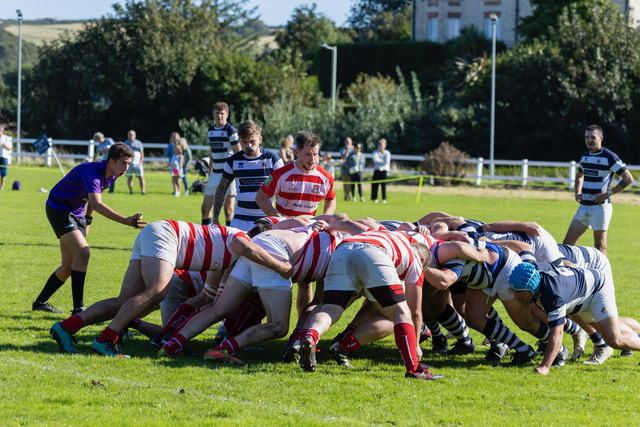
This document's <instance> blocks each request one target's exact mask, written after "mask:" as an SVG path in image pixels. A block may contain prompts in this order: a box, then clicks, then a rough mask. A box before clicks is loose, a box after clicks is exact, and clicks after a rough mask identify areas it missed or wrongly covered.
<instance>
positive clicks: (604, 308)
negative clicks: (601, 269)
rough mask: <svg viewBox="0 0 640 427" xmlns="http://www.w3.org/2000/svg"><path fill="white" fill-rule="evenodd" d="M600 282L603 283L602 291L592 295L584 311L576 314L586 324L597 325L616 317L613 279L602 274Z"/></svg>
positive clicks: (616, 308) (616, 307)
mask: <svg viewBox="0 0 640 427" xmlns="http://www.w3.org/2000/svg"><path fill="white" fill-rule="evenodd" d="M587 271H588V270H587ZM602 280H603V281H604V286H603V287H602V289H600V290H599V291H598V292H597V293H596V294H595V295H593V296H592V297H591V300H590V301H589V303H588V304H587V305H586V306H585V308H584V310H583V311H581V312H579V313H578V315H579V316H580V317H581V318H582V319H584V321H586V322H587V323H591V322H596V323H597V322H600V321H601V320H605V319H608V318H610V317H614V316H615V317H618V305H617V304H616V289H615V286H614V285H613V278H612V277H611V276H610V275H608V274H605V273H602Z"/></svg>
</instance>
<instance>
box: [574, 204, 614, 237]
mask: <svg viewBox="0 0 640 427" xmlns="http://www.w3.org/2000/svg"><path fill="white" fill-rule="evenodd" d="M612 216H613V205H612V204H611V203H602V204H600V205H590V206H588V205H580V206H579V207H578V212H576V214H575V215H574V217H573V219H574V220H575V221H578V222H580V223H581V224H582V225H584V226H585V227H588V228H593V230H594V231H607V230H608V229H609V223H610V222H611V217H612Z"/></svg>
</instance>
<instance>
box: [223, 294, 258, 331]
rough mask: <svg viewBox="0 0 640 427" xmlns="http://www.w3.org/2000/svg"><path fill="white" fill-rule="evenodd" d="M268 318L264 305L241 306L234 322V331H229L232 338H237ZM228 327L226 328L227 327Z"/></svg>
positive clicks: (248, 304) (248, 303)
mask: <svg viewBox="0 0 640 427" xmlns="http://www.w3.org/2000/svg"><path fill="white" fill-rule="evenodd" d="M265 316H266V313H265V312H264V308H263V307H262V303H258V304H256V303H253V302H251V301H250V302H246V303H243V304H242V306H241V310H240V313H239V314H238V317H237V318H236V321H235V322H234V325H233V329H231V330H229V329H227V330H228V331H229V336H230V337H236V336H238V335H239V334H240V333H242V332H243V331H246V330H247V329H249V328H250V327H252V326H254V325H259V324H260V323H262V319H264V317H265ZM225 327H226V326H225Z"/></svg>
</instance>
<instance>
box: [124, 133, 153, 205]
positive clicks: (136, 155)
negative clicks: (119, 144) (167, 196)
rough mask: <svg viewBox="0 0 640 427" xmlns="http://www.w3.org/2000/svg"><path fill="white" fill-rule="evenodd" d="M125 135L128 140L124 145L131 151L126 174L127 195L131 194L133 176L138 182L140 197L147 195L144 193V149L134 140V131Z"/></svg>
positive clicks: (140, 143)
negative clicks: (131, 158) (129, 165)
mask: <svg viewBox="0 0 640 427" xmlns="http://www.w3.org/2000/svg"><path fill="white" fill-rule="evenodd" d="M127 135H128V137H129V139H128V140H126V141H125V142H124V143H125V144H127V145H128V146H129V147H131V149H132V150H133V161H132V162H131V167H130V168H129V170H128V171H127V174H126V177H127V184H128V185H129V194H133V175H134V174H135V175H136V176H137V177H138V181H139V182H140V192H141V193H142V195H145V194H147V193H146V192H145V191H144V166H143V163H144V148H143V147H142V142H140V141H139V140H138V139H136V131H135V130H133V129H132V130H130V131H129V133H128V134H127Z"/></svg>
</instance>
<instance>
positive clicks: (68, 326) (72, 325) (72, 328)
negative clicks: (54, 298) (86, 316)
mask: <svg viewBox="0 0 640 427" xmlns="http://www.w3.org/2000/svg"><path fill="white" fill-rule="evenodd" d="M60 326H62V329H64V330H65V331H67V332H69V333H70V334H72V335H73V334H75V333H76V332H78V331H79V330H80V329H82V328H84V320H82V317H80V315H79V314H74V315H73V316H71V317H69V318H68V319H66V320H63V321H62V322H60Z"/></svg>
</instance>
